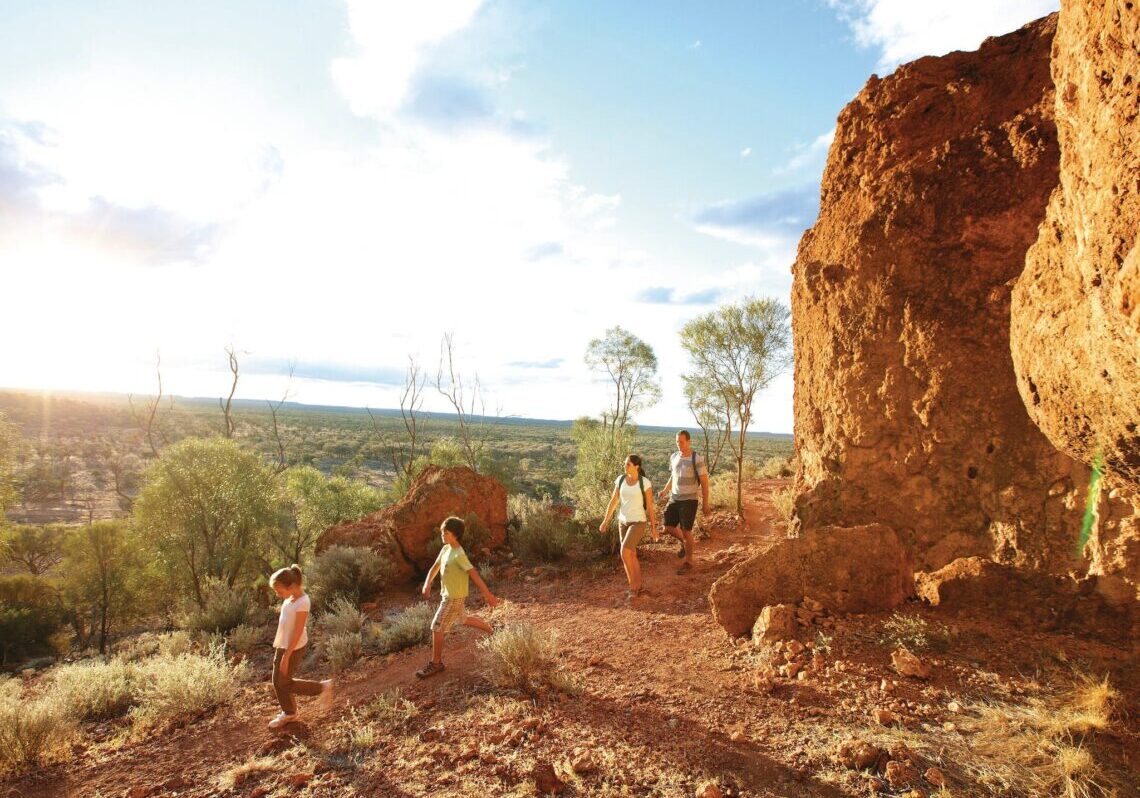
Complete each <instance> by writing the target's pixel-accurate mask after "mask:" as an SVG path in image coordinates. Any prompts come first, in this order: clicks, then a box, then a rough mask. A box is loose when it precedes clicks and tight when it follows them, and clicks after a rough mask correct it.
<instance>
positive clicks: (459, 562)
mask: <svg viewBox="0 0 1140 798" xmlns="http://www.w3.org/2000/svg"><path fill="white" fill-rule="evenodd" d="M435 561H436V562H437V563H439V583H440V586H441V589H442V594H443V597H444V598H445V599H461V598H467V593H468V591H469V590H470V580H471V578H470V577H469V576H468V575H467V572H468V571H470V570H471V569H472V568H474V567H475V566H474V565H472V564H471V561H470V560H469V559H467V552H465V551H464V550H463V547H462V546H452V545H451V544H450V543H445V544H443V548H442V549H440V550H439V556H438V557H437V558H436V560H435Z"/></svg>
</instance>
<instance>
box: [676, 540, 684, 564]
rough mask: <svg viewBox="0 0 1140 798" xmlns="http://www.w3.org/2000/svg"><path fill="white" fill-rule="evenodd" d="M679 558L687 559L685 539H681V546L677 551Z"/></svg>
mask: <svg viewBox="0 0 1140 798" xmlns="http://www.w3.org/2000/svg"><path fill="white" fill-rule="evenodd" d="M677 559H679V560H683V559H685V541H683V540H682V541H681V548H680V549H678V551H677Z"/></svg>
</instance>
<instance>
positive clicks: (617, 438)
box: [562, 418, 637, 526]
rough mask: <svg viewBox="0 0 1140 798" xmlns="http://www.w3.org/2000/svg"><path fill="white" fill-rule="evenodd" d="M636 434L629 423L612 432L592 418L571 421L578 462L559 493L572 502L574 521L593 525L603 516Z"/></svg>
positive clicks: (571, 433) (571, 431)
mask: <svg viewBox="0 0 1140 798" xmlns="http://www.w3.org/2000/svg"><path fill="white" fill-rule="evenodd" d="M636 434H637V429H636V427H634V426H633V425H632V424H627V425H626V426H624V427H618V428H617V429H616V430H615V429H614V428H612V427H607V426H606V425H605V424H604V423H603V422H600V421H598V420H597V419H593V418H580V419H578V420H577V421H575V422H574V426H572V427H571V428H570V437H571V438H573V439H574V441H575V442H576V443H577V444H578V462H577V465H576V467H575V469H574V476H573V477H571V478H570V479H568V480H567V481H566V483H565V484H564V485H563V487H562V492H563V493H564V494H565V495H566V496H567V497H569V498H570V499H571V500H572V501H573V502H574V508H575V511H574V512H575V516H576V517H577V518H578V520H580V521H585V522H593V526H597V522H598V521H600V520H601V519H602V517H603V516H604V515H605V514H606V504H607V503H608V502H609V500H610V494H611V493H612V492H613V486H614V481H615V480H616V478H617V476H618V474H620V473H621V472H622V463H623V462H624V460H625V457H626V455H628V454H629V453H630V452H631V451H632V450H633V441H634V438H635V437H636Z"/></svg>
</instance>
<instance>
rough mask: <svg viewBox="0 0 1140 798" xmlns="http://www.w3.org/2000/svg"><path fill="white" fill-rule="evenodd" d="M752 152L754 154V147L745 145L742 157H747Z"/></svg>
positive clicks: (741, 152)
mask: <svg viewBox="0 0 1140 798" xmlns="http://www.w3.org/2000/svg"><path fill="white" fill-rule="evenodd" d="M751 154H752V148H751V147H745V148H744V149H743V150H741V151H740V157H741V158H747V157H748V156H749V155H751Z"/></svg>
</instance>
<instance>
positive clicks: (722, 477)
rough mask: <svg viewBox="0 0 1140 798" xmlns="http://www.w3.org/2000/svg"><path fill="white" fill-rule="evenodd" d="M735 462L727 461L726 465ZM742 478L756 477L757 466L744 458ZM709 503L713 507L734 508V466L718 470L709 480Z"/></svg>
mask: <svg viewBox="0 0 1140 798" xmlns="http://www.w3.org/2000/svg"><path fill="white" fill-rule="evenodd" d="M734 465H735V464H733V463H729V464H728V466H729V467H731V466H734ZM742 473H743V476H744V480H745V481H746V482H747V481H748V480H750V479H756V477H757V475H758V474H759V468H758V467H757V466H756V463H754V462H752V461H751V460H745V461H744V466H743V472H742ZM709 504H711V505H712V506H713V507H727V508H730V509H736V468H735V467H731V468H730V470H725V471H718V472H717V473H716V474H715V475H714V476H713V477H712V479H710V480H709Z"/></svg>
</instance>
